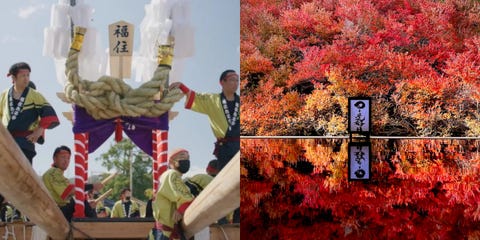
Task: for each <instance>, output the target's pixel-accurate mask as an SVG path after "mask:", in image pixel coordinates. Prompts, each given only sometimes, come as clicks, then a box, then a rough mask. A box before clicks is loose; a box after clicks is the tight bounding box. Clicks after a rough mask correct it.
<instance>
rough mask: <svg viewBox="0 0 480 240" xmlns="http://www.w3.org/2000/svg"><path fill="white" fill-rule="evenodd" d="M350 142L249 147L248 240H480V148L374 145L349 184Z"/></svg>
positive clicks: (273, 142)
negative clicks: (366, 166)
mask: <svg viewBox="0 0 480 240" xmlns="http://www.w3.org/2000/svg"><path fill="white" fill-rule="evenodd" d="M347 145H348V142H347V141H346V140H337V139H335V140H319V139H308V140H304V139H262V140H259V139H242V141H241V151H242V155H241V161H242V162H241V163H242V164H241V214H242V222H241V224H242V225H241V236H242V239H458V238H461V239H479V238H480V180H479V178H478V176H479V173H480V171H479V169H480V154H479V149H480V142H479V141H478V140H395V141H394V140H374V141H373V142H372V149H373V152H374V153H375V154H374V156H372V158H373V160H372V170H371V175H372V177H371V179H370V181H368V182H349V181H348V176H347V159H348V157H347Z"/></svg>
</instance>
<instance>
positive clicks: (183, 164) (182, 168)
mask: <svg viewBox="0 0 480 240" xmlns="http://www.w3.org/2000/svg"><path fill="white" fill-rule="evenodd" d="M189 169H190V160H180V161H178V169H177V170H178V171H179V172H181V173H186V172H188V170H189Z"/></svg>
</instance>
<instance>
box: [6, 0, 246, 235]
mask: <svg viewBox="0 0 480 240" xmlns="http://www.w3.org/2000/svg"><path fill="white" fill-rule="evenodd" d="M188 7H189V6H188V2H187V1H183V0H179V1H155V0H153V1H152V2H151V4H149V5H147V6H146V8H145V9H146V16H145V19H144V21H143V22H142V26H141V27H142V29H141V36H142V44H141V50H140V54H141V55H142V54H143V56H142V57H143V58H141V63H139V65H140V67H138V66H137V72H140V73H139V74H141V75H142V78H146V77H148V78H149V80H148V81H146V82H144V83H143V84H141V86H140V87H138V88H136V89H134V88H132V87H130V86H129V85H128V84H126V83H125V82H124V81H123V78H125V77H127V76H129V75H130V66H131V52H132V49H131V48H132V46H129V45H128V46H126V45H123V46H122V48H117V50H116V54H115V53H114V54H112V40H110V43H111V45H110V46H111V48H110V51H111V56H110V70H111V73H112V74H111V75H109V76H106V75H103V76H100V75H101V72H102V68H103V65H102V63H100V62H99V61H97V60H95V59H96V58H98V57H99V55H98V54H97V52H98V49H96V46H97V44H96V43H95V42H96V41H98V39H97V32H96V30H95V29H93V28H90V27H89V26H88V19H90V18H91V14H92V13H93V9H92V8H90V7H89V6H88V5H86V4H84V3H83V1H77V2H76V3H75V4H72V3H70V4H68V3H65V1H61V0H60V1H59V3H58V4H54V5H53V6H52V14H51V26H50V27H49V28H47V29H45V46H44V55H47V56H51V57H52V58H54V60H55V63H56V70H57V77H58V80H59V82H61V83H63V84H64V92H63V93H58V94H57V95H58V96H59V97H60V98H61V99H62V100H63V101H64V102H65V103H67V104H71V105H72V108H73V112H70V113H64V116H65V117H67V118H69V119H70V120H71V121H72V123H73V132H74V138H75V139H74V140H75V146H74V149H73V151H74V154H73V155H74V165H75V190H76V192H75V201H76V205H75V215H74V219H73V220H72V222H71V223H68V222H67V221H66V219H65V218H64V216H63V214H62V213H61V211H60V209H59V208H58V206H57V205H56V204H55V202H54V201H53V199H52V198H51V197H50V196H49V193H48V191H47V189H46V188H45V186H44V185H43V183H42V181H41V179H40V178H39V177H38V176H37V174H36V173H35V171H34V170H33V169H32V167H31V165H30V164H29V163H28V161H27V159H26V158H25V156H24V155H23V154H22V152H21V150H20V149H19V147H18V146H17V145H16V144H15V142H14V140H13V138H12V137H11V136H10V134H9V133H8V131H7V130H6V129H5V128H4V127H3V126H0V136H1V137H0V152H1V154H0V164H1V166H0V175H1V177H0V192H1V193H2V194H3V195H4V196H5V197H6V198H7V199H9V201H10V203H11V204H12V205H14V206H15V207H16V208H17V209H18V210H20V211H21V212H22V213H23V214H24V215H25V216H28V218H29V220H30V221H29V223H31V225H35V228H37V229H39V232H44V234H45V237H48V238H50V239H145V238H146V237H147V235H148V233H149V231H150V230H151V229H152V228H153V227H154V222H153V221H152V220H151V219H150V220H149V219H106V220H100V219H89V218H85V215H84V204H83V203H84V200H85V194H86V193H85V192H84V190H83V189H84V186H85V183H86V181H87V179H88V174H87V173H88V171H87V170H88V155H89V153H92V152H93V151H95V150H96V149H97V148H98V147H99V146H100V145H102V143H103V142H105V141H106V140H107V139H108V138H109V136H110V135H112V134H113V133H115V140H116V141H120V140H121V138H122V132H125V134H126V135H127V136H128V137H129V138H130V139H131V140H132V142H133V143H135V144H136V145H137V146H138V147H139V148H140V149H142V150H143V151H144V152H145V153H146V154H148V155H150V156H151V157H152V158H153V160H154V161H153V163H152V164H153V179H154V180H153V183H152V185H153V189H157V188H158V185H159V182H158V179H159V177H160V175H161V174H162V173H163V172H164V171H165V170H167V166H168V164H167V157H168V156H167V153H168V130H169V128H168V126H169V121H170V120H171V118H172V117H174V115H175V114H176V113H172V112H170V109H171V108H172V106H173V105H174V104H175V103H176V102H177V101H179V100H180V99H181V98H182V97H183V93H182V92H181V91H180V90H179V89H170V90H169V88H168V86H169V79H171V78H172V73H173V74H176V73H175V72H174V69H175V64H173V65H172V62H173V61H174V60H175V59H176V58H177V57H178V58H182V57H186V56H189V55H191V54H192V52H193V50H192V49H193V47H192V46H191V44H192V41H191V40H188V39H185V38H188V37H193V30H192V27H191V26H190V25H189V22H188V12H189V9H188ZM69 19H71V21H70V20H69ZM72 23H75V26H73V24H72ZM110 28H112V29H113V31H119V29H121V31H122V32H121V34H118V35H117V37H119V38H128V35H129V32H128V31H129V30H130V29H132V30H133V26H131V25H129V24H128V23H126V22H123V21H120V22H117V23H114V24H112V25H111V26H110ZM70 29H74V30H73V31H72V33H69V31H70ZM68 34H72V39H71V40H70V38H69V36H68ZM130 35H133V34H130ZM65 40H68V44H67V43H66V42H65ZM115 41H118V42H117V43H128V39H114V40H113V43H114V44H115ZM66 44H67V45H68V48H69V50H68V52H65V51H64V48H65V46H66ZM117 47H118V44H117ZM153 49H155V50H153ZM177 49H180V50H177ZM89 64H93V65H94V66H95V67H92V66H91V65H89ZM180 64H181V63H180ZM180 64H179V63H177V66H179V65H180ZM172 66H174V67H173V68H172ZM138 69H141V71H138ZM61 72H64V74H61ZM97 76H99V77H97ZM173 78H175V76H173ZM87 79H98V80H94V81H91V80H87ZM239 170H240V157H239V154H237V155H236V156H235V157H234V158H233V159H232V160H231V161H230V162H229V164H228V165H227V166H226V167H225V168H224V169H223V170H222V171H221V172H220V173H219V174H218V175H217V176H216V177H215V179H214V180H213V181H212V182H211V183H210V184H209V185H208V186H207V187H206V188H205V189H204V190H203V191H202V193H201V194H200V195H199V196H198V197H197V198H196V199H195V201H194V202H193V203H192V204H191V206H190V207H189V208H188V209H187V211H186V212H185V215H184V218H183V220H182V226H183V229H184V233H185V236H186V237H187V238H189V237H191V236H194V234H195V233H197V232H199V231H200V230H202V229H204V228H205V227H208V226H209V225H210V224H212V223H214V222H216V220H218V219H220V218H221V217H223V216H225V215H227V214H228V213H229V212H231V211H233V210H234V209H236V208H238V207H239V205H240V172H239ZM227 179H228V180H227ZM39 209H42V211H39ZM40 230H41V231H40ZM226 230H227V231H228V229H226ZM231 230H232V231H231V232H233V233H234V234H233V238H232V237H230V239H239V237H240V236H239V227H238V226H237V227H236V228H232V229H231ZM24 232H25V226H24ZM228 234H229V235H230V234H231V233H228ZM7 237H8V236H7ZM212 239H213V238H212Z"/></svg>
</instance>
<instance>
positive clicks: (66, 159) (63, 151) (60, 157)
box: [53, 146, 72, 171]
mask: <svg viewBox="0 0 480 240" xmlns="http://www.w3.org/2000/svg"><path fill="white" fill-rule="evenodd" d="M71 154H72V152H71V151H70V148H68V147H67V146H60V147H57V148H56V149H55V151H54V152H53V166H55V167H57V168H60V169H62V170H63V171H65V170H67V168H68V165H69V164H70V156H71Z"/></svg>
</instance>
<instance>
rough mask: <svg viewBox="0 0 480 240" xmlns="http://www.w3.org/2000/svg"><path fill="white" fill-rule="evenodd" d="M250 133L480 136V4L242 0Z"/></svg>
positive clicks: (244, 117) (245, 125)
mask: <svg viewBox="0 0 480 240" xmlns="http://www.w3.org/2000/svg"><path fill="white" fill-rule="evenodd" d="M240 47H241V97H242V106H241V121H242V122H241V127H242V129H241V130H242V135H344V134H346V125H347V119H346V115H347V98H348V97H354V96H355V97H357V96H368V97H372V99H373V103H372V104H373V116H372V118H373V127H374V129H373V130H374V134H375V135H410V136H478V135H479V134H480V118H479V117H480V116H479V114H480V113H479V110H480V108H479V100H480V92H479V89H480V2H479V1H474V0H446V1H433V0H415V1H414V0H378V1H369V0H315V1H308V0H242V1H241V46H240Z"/></svg>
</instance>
